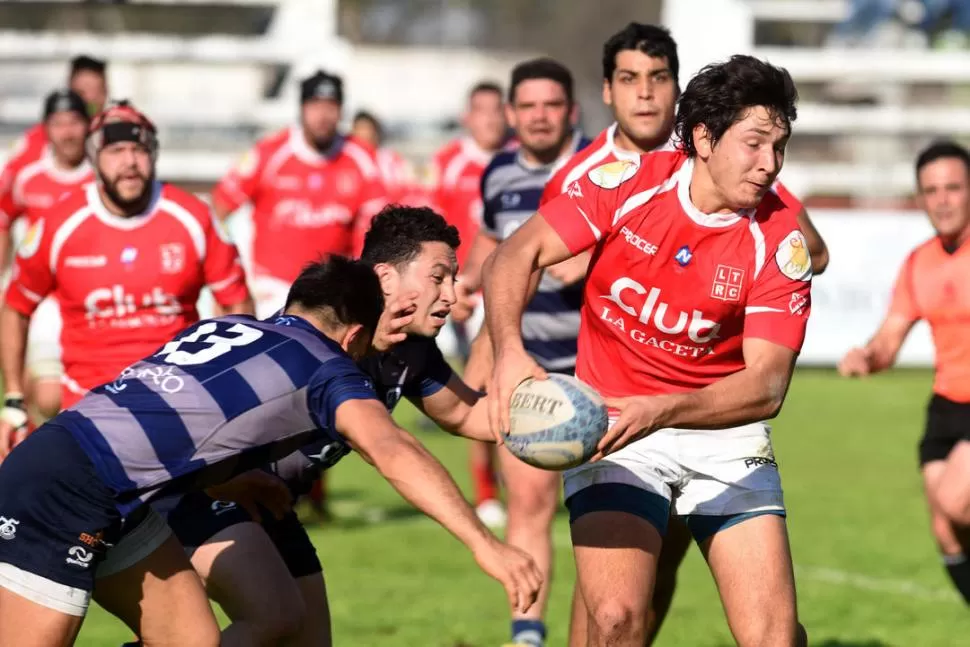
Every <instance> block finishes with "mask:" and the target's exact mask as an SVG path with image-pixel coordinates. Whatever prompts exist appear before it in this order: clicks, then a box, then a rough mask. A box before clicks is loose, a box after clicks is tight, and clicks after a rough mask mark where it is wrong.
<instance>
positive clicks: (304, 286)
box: [285, 255, 384, 334]
mask: <svg viewBox="0 0 970 647" xmlns="http://www.w3.org/2000/svg"><path fill="white" fill-rule="evenodd" d="M294 305H295V306H298V307H299V308H301V309H303V310H309V311H311V312H315V313H319V315H320V316H321V318H323V319H324V320H325V321H327V320H335V321H334V322H333V323H336V324H342V325H345V326H349V325H353V324H360V325H362V326H363V327H364V329H365V330H367V331H368V332H370V334H374V331H375V330H377V321H378V319H380V318H381V314H382V313H383V312H384V293H383V291H382V290H381V283H380V281H379V280H378V278H377V274H375V273H374V268H373V267H371V266H370V265H368V264H367V263H364V262H362V261H359V260H351V259H349V258H346V257H344V256H337V255H333V256H330V257H328V258H325V259H322V260H319V261H314V262H312V263H308V264H307V265H306V266H305V267H304V268H303V271H302V272H300V275H299V276H298V277H296V280H295V281H293V285H292V286H290V292H289V294H287V295H286V307H285V309H286V310H289V309H290V307H291V306H294Z"/></svg>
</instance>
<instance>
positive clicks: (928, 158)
mask: <svg viewBox="0 0 970 647" xmlns="http://www.w3.org/2000/svg"><path fill="white" fill-rule="evenodd" d="M946 158H952V159H958V160H960V161H961V162H963V165H964V166H965V167H966V169H967V174H970V153H968V152H967V149H966V148H964V147H963V146H961V145H960V144H958V143H956V142H955V141H951V140H941V141H936V142H933V143H932V144H930V145H929V146H927V147H926V148H924V149H923V150H922V151H921V152H920V154H919V156H918V157H917V158H916V177H917V179H919V172H920V171H921V170H923V167H924V166H926V165H927V164H929V163H930V162H935V161H936V160H938V159H946Z"/></svg>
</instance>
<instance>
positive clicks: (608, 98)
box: [603, 79, 613, 106]
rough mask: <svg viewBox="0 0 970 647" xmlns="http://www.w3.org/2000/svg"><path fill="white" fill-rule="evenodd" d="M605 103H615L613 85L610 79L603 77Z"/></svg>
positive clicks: (610, 104) (609, 104)
mask: <svg viewBox="0 0 970 647" xmlns="http://www.w3.org/2000/svg"><path fill="white" fill-rule="evenodd" d="M603 103H605V104H606V105H608V106H612V105H613V86H612V85H610V79H603Z"/></svg>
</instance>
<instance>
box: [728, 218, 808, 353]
mask: <svg viewBox="0 0 970 647" xmlns="http://www.w3.org/2000/svg"><path fill="white" fill-rule="evenodd" d="M771 252H773V254H774V256H773V257H771V256H769V257H768V258H767V259H765V264H764V267H763V268H762V269H761V272H760V273H759V274H758V276H757V277H756V278H755V281H754V284H753V285H752V286H751V291H750V293H749V294H748V303H747V306H746V308H745V312H744V337H745V338H746V339H747V338H749V337H754V338H757V339H765V340H767V341H770V342H774V343H776V344H780V345H781V346H785V347H787V348H790V349H792V350H793V351H795V352H796V353H797V352H799V351H800V350H801V348H802V342H804V341H805V327H806V325H807V324H808V315H809V312H810V311H811V308H812V304H811V289H812V260H811V257H810V256H809V253H808V243H807V242H806V241H805V236H803V235H802V232H801V231H799V230H798V229H793V230H792V231H791V232H790V233H788V234H787V235H786V236H785V237H784V238H782V239H781V241H780V242H779V243H778V244H777V247H776V248H771V247H769V253H771Z"/></svg>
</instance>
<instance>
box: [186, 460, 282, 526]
mask: <svg viewBox="0 0 970 647" xmlns="http://www.w3.org/2000/svg"><path fill="white" fill-rule="evenodd" d="M205 493H206V494H208V495H209V496H210V497H212V498H213V499H216V500H217V501H233V502H235V503H237V504H239V506H240V507H242V508H243V509H244V510H245V511H246V512H248V513H249V516H251V517H252V518H253V521H256V522H261V521H262V520H263V515H262V514H261V513H260V510H259V508H260V506H262V507H263V508H264V509H266V510H269V512H270V514H272V515H273V517H275V518H276V519H282V518H283V515H285V514H286V513H287V512H289V511H290V509H291V508H292V505H291V497H290V490H289V488H287V487H286V484H285V483H284V482H283V480H282V479H281V478H279V477H278V476H275V475H273V474H270V473H269V472H265V471H263V470H260V469H253V470H249V471H248V472H243V473H242V474H240V475H238V476H236V477H234V478H232V479H229V480H228V481H226V482H225V483H220V484H219V485H215V486H213V487H210V488H207V489H206V491H205Z"/></svg>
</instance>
